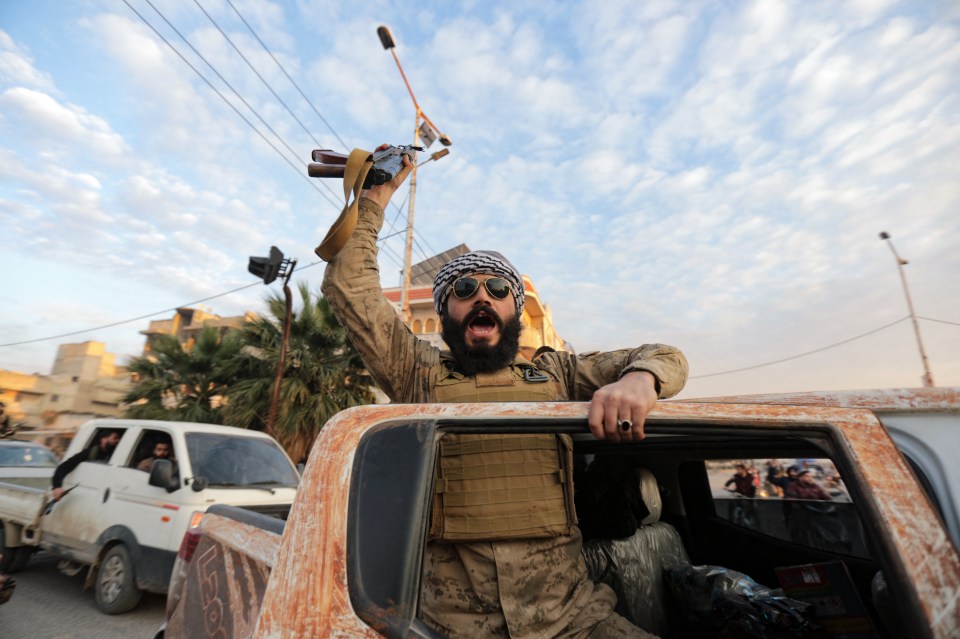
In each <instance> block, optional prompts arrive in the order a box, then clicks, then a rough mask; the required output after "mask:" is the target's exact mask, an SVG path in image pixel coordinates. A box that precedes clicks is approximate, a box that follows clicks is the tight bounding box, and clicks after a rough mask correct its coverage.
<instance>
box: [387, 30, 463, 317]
mask: <svg viewBox="0 0 960 639" xmlns="http://www.w3.org/2000/svg"><path fill="white" fill-rule="evenodd" d="M377 36H378V37H379V38H380V44H381V45H383V48H384V49H387V50H388V51H390V53H391V54H392V55H393V61H394V62H396V63H397V69H399V70H400V77H402V78H403V83H404V84H405V85H406V86H407V92H408V93H410V99H411V100H413V107H414V109H415V111H416V118H415V120H414V128H413V146H420V135H421V131H422V132H423V137H424V146H425V147H427V148H429V147H430V145H431V144H433V141H434V140H435V139H437V138H439V140H440V144H442V145H443V146H450V145H451V144H452V142H451V141H450V138H449V137H448V136H447V135H445V134H442V133H440V130H439V129H438V128H437V127H436V126H434V124H433V122H431V121H430V118H428V117H427V116H426V114H425V113H424V112H423V111H421V110H420V104H419V103H418V102H417V98H416V96H415V95H413V89H412V88H410V82H408V81H407V74H406V73H404V72H403V67H402V66H400V58H398V57H397V52H396V46H397V45H396V43H395V42H394V40H393V34H392V33H390V29H389V28H388V27H386V26H382V25H381V26H379V27H377ZM421 120H422V122H421ZM437 157H443V156H441V155H439V154H437V153H435V154H434V157H433V158H432V159H437ZM416 197H417V163H416V162H415V163H414V165H413V170H412V171H411V172H410V197H409V202H408V203H407V244H406V250H405V251H404V256H403V289H402V292H401V295H400V309H401V312H402V313H403V321H404V322H407V323H409V322H410V264H411V262H412V260H413V211H414V201H415V200H416Z"/></svg>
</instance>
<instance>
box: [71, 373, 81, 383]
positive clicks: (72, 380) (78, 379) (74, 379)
mask: <svg viewBox="0 0 960 639" xmlns="http://www.w3.org/2000/svg"><path fill="white" fill-rule="evenodd" d="M70 381H71V382H73V383H74V384H76V383H77V382H79V381H80V378H79V377H77V376H76V375H74V376H73V377H71V378H70Z"/></svg>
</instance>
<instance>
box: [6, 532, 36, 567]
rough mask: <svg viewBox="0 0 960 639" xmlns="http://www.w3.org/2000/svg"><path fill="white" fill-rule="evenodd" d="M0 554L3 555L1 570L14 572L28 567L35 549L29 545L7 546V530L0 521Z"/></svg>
mask: <svg viewBox="0 0 960 639" xmlns="http://www.w3.org/2000/svg"><path fill="white" fill-rule="evenodd" d="M0 554H2V555H3V557H2V558H0V572H5V573H8V574H12V573H15V572H20V571H21V570H23V569H24V568H26V567H27V564H28V563H29V562H30V556H31V555H32V554H33V549H32V548H29V547H27V546H15V547H13V548H11V547H9V546H7V541H6V531H5V529H4V526H3V522H0Z"/></svg>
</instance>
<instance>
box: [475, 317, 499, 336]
mask: <svg viewBox="0 0 960 639" xmlns="http://www.w3.org/2000/svg"><path fill="white" fill-rule="evenodd" d="M499 326H500V324H499V323H498V322H497V320H496V318H495V317H493V316H492V315H489V314H487V313H486V312H483V311H480V312H479V313H477V314H476V315H475V316H474V317H473V318H471V319H470V321H469V322H467V331H469V332H470V334H471V335H473V336H475V337H487V336H489V335H492V334H493V333H494V332H495V331H496V330H497V329H498V328H499Z"/></svg>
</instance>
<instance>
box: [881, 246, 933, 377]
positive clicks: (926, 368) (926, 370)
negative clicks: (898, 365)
mask: <svg viewBox="0 0 960 639" xmlns="http://www.w3.org/2000/svg"><path fill="white" fill-rule="evenodd" d="M880 239H881V240H886V242H887V246H889V247H890V251H891V252H892V253H893V257H894V258H895V259H896V260H897V270H898V271H899V272H900V281H901V282H902V283H903V294H904V296H905V297H906V298H907V308H908V309H909V310H910V320H911V321H912V322H913V332H914V333H915V334H916V336H917V348H919V349H920V359H921V360H923V377H921V380H922V381H923V386H924V387H925V388H931V387H933V386H934V385H935V384H934V383H933V373H931V372H930V361H929V360H928V359H927V352H926V351H925V350H924V348H923V340H922V339H920V325H919V324H917V314H916V313H915V312H914V311H913V300H911V299H910V288H909V287H908V286H907V274H906V272H904V270H903V267H904V266H906V265H907V264H909V262H907V260H905V259H903V258H902V257H900V255H899V254H898V253H897V249H895V248H894V247H893V241H892V240H891V239H890V234H889V233H887V232H886V231H881V233H880Z"/></svg>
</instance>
